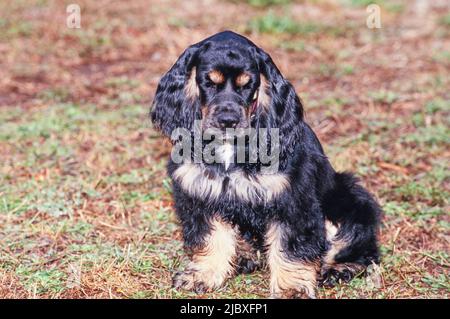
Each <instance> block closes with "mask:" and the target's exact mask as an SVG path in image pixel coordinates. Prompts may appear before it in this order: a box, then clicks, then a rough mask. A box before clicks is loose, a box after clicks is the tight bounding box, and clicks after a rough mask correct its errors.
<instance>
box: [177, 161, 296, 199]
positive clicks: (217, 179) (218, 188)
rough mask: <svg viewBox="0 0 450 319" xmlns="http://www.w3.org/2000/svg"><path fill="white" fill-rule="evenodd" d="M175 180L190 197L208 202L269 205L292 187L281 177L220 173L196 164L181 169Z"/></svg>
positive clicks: (283, 176) (235, 171)
mask: <svg viewBox="0 0 450 319" xmlns="http://www.w3.org/2000/svg"><path fill="white" fill-rule="evenodd" d="M172 177H173V179H174V180H175V181H177V182H178V183H179V184H180V186H181V188H183V190H184V191H186V192H187V193H189V194H190V195H191V196H193V197H196V198H199V199H203V200H208V201H217V200H227V199H228V200H241V201H244V202H247V203H253V204H261V203H268V202H271V201H273V200H274V199H275V198H277V197H278V196H280V195H281V194H282V193H283V192H284V191H285V190H286V189H287V188H288V187H289V180H288V177H287V176H286V175H285V174H282V173H274V174H263V173H259V174H253V175H248V174H245V173H244V172H243V171H242V170H234V171H232V172H229V173H217V172H213V171H211V170H209V169H207V168H206V167H205V166H203V165H202V164H193V163H185V164H182V165H180V166H179V167H178V168H177V169H176V170H175V171H174V173H173V174H172Z"/></svg>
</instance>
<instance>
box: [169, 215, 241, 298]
mask: <svg viewBox="0 0 450 319" xmlns="http://www.w3.org/2000/svg"><path fill="white" fill-rule="evenodd" d="M211 225H212V230H211V233H210V234H209V235H208V236H207V238H206V239H205V246H204V247H203V248H202V249H200V250H199V251H197V252H195V253H194V255H193V257H192V262H191V263H190V264H189V265H188V267H187V269H186V271H184V272H182V273H180V274H179V275H178V276H177V277H176V278H175V279H174V281H175V286H177V287H182V288H185V289H188V290H192V289H197V288H198V285H203V287H202V288H204V289H206V290H207V291H210V290H211V289H214V288H218V287H220V286H222V284H223V283H224V281H225V279H227V278H228V277H229V276H231V275H232V274H233V272H234V259H235V256H236V243H237V233H236V230H235V229H234V228H233V227H232V226H231V225H230V224H227V223H225V222H223V221H222V220H221V219H219V218H215V219H213V220H212V222H211Z"/></svg>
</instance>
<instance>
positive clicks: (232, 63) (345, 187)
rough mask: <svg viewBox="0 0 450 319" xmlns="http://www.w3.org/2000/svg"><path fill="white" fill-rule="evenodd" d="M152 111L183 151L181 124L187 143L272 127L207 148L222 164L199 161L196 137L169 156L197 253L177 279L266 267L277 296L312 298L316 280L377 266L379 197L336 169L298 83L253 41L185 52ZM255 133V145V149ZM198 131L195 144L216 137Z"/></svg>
mask: <svg viewBox="0 0 450 319" xmlns="http://www.w3.org/2000/svg"><path fill="white" fill-rule="evenodd" d="M151 119H152V121H153V123H154V125H155V127H157V128H158V129H159V130H160V131H161V132H162V133H163V134H164V135H166V136H168V137H170V138H171V141H172V143H173V146H174V147H175V146H176V145H178V144H180V143H182V139H181V138H180V136H179V135H177V134H174V132H175V131H179V130H180V129H182V130H184V132H188V133H189V134H190V135H189V138H188V139H187V140H189V141H188V142H192V140H194V139H195V138H196V137H195V136H196V132H197V133H198V131H200V133H205V132H207V131H209V132H213V134H214V133H220V132H224V133H225V132H228V130H229V129H234V130H235V131H236V132H238V131H239V130H240V132H242V131H243V130H249V129H254V130H256V132H263V135H264V136H261V134H256V135H255V134H254V135H251V134H250V135H248V136H247V137H245V138H243V139H242V138H241V139H240V141H241V143H240V147H239V146H238V145H237V144H238V143H237V139H239V138H240V137H242V133H241V134H236V135H235V136H232V137H231V138H230V135H229V134H228V133H226V134H225V139H224V140H225V142H224V144H222V145H220V147H217V148H213V150H212V151H211V150H210V155H212V156H213V158H216V159H224V160H216V161H214V160H213V161H211V160H208V161H207V160H205V159H203V160H202V157H201V156H200V159H199V156H198V154H197V153H198V152H197V153H196V152H195V151H194V152H193V153H194V154H193V153H191V152H189V151H190V150H191V148H192V144H191V143H187V145H188V149H187V151H186V149H183V150H184V151H181V152H180V154H181V155H182V156H181V160H180V158H177V160H174V157H173V156H172V158H171V159H170V160H169V164H168V174H169V175H170V177H171V179H172V187H173V196H174V200H175V208H176V212H177V215H178V217H179V219H180V221H181V225H182V228H183V237H184V242H185V247H186V249H187V250H188V251H189V252H190V253H191V254H192V256H191V258H192V261H191V262H190V263H189V265H187V267H186V269H185V270H184V271H181V272H178V273H176V274H175V276H174V279H173V284H174V286H175V287H176V288H183V289H189V290H195V291H197V292H202V291H211V290H213V289H216V288H218V287H221V286H222V285H223V284H224V282H225V280H226V279H227V278H229V277H230V276H232V275H234V274H237V273H242V272H244V273H248V272H251V271H254V270H255V269H257V268H260V267H261V266H264V267H263V268H264V269H265V268H266V266H267V268H268V269H269V271H270V293H271V297H275V298H286V297H310V298H314V297H315V290H316V287H317V285H318V284H323V285H325V286H328V285H333V284H334V283H336V282H337V281H340V280H343V281H348V280H350V279H351V278H352V277H353V276H355V275H357V274H362V273H364V270H365V269H366V268H367V266H368V265H370V264H372V263H375V264H377V263H378V262H379V251H378V245H377V232H378V226H379V220H380V215H381V209H380V207H379V205H378V204H377V202H376V201H375V199H374V198H373V197H372V196H371V195H370V194H369V193H368V192H367V191H366V190H365V189H364V188H363V187H362V186H360V185H359V184H358V182H357V180H356V179H355V177H353V176H352V175H351V174H350V173H338V172H336V171H335V170H334V169H333V168H332V167H331V165H330V162H329V161H328V159H327V157H326V156H325V155H324V152H323V149H322V146H321V145H320V142H319V140H318V139H317V137H316V135H315V134H314V132H313V131H312V129H311V128H310V127H309V126H308V124H306V123H305V121H304V119H303V107H302V104H301V102H300V99H299V98H298V96H297V94H296V92H295V90H294V88H293V86H292V85H291V84H290V83H289V82H288V81H287V80H286V79H285V78H284V77H283V75H282V74H281V73H280V71H279V70H278V68H277V67H276V66H275V64H274V62H273V61H272V59H271V58H270V56H269V55H268V54H267V53H265V52H264V51H263V50H262V49H260V48H259V47H257V46H256V45H255V44H253V43H252V42H251V41H250V40H248V39H247V38H245V37H243V36H241V35H238V34H236V33H233V32H230V31H226V32H221V33H218V34H216V35H213V36H211V37H209V38H207V39H205V40H203V41H201V42H199V43H197V44H194V45H192V46H190V47H189V48H188V49H186V50H185V51H184V52H183V54H182V55H181V56H180V57H179V59H178V61H177V62H176V63H175V65H174V66H173V67H172V68H171V69H170V70H169V71H168V72H167V73H166V74H165V75H164V76H163V77H162V79H161V81H160V83H159V85H158V88H157V91H156V95H155V98H154V102H153V105H152V109H151ZM197 121H201V122H200V123H201V124H200V125H196V124H195V123H196V122H197ZM260 129H265V130H260ZM271 131H274V132H275V133H276V134H272V132H271ZM264 132H265V133H264ZM210 135H211V134H210ZM197 136H198V135H197ZM251 136H253V137H254V136H257V137H256V141H257V142H256V146H257V147H256V151H255V150H253V151H250V150H249V149H250V147H249V145H250V144H251V142H252V141H254V140H255V139H254V138H252V137H251ZM200 137H201V141H200V144H199V145H200V147H197V151H198V150H200V151H203V150H205V149H206V148H207V147H208V145H210V144H211V141H212V140H214V139H211V138H204V135H201V134H200ZM183 139H184V142H186V137H184V138H183ZM197 142H198V141H197ZM185 144H186V143H185ZM194 144H195V141H194ZM217 145H219V144H217ZM263 146H264V147H265V149H266V150H265V151H267V152H268V153H273V154H276V155H277V156H276V158H275V157H272V158H271V159H272V160H273V161H274V162H276V165H275V166H274V165H272V168H273V167H275V169H271V170H267V169H266V168H267V167H268V166H270V165H269V164H270V163H268V162H267V161H262V160H261V157H260V156H259V155H262V154H260V153H262V152H261V151H260V148H262V147H263ZM194 148H195V147H193V148H192V149H194ZM238 149H240V150H243V152H244V153H243V154H244V156H239V154H238V153H239V152H238ZM180 154H179V155H180ZM195 154H197V155H195ZM252 154H253V155H255V154H256V157H252V160H251V159H250V157H251V156H250V155H252ZM214 155H217V157H214ZM241 155H242V154H241ZM237 157H240V160H239V159H238V158H237ZM255 158H256V160H255Z"/></svg>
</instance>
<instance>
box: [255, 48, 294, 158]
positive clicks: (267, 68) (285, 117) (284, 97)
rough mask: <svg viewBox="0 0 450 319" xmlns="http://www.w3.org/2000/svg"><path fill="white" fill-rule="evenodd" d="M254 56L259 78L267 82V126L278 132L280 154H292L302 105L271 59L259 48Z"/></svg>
mask: <svg viewBox="0 0 450 319" xmlns="http://www.w3.org/2000/svg"><path fill="white" fill-rule="evenodd" d="M255 54H256V60H257V61H258V68H259V71H260V73H261V78H262V79H264V78H265V80H264V82H267V83H266V84H265V86H266V88H265V89H266V94H267V95H268V96H267V97H266V100H267V101H268V102H267V103H268V107H267V111H268V115H267V116H268V125H269V127H270V128H279V130H280V140H281V152H288V153H289V152H292V151H293V149H294V147H295V145H296V142H297V141H298V140H299V138H300V133H301V127H302V125H301V123H302V122H303V106H302V103H301V101H300V99H299V97H298V96H297V93H295V89H294V87H293V86H292V84H291V83H289V81H287V80H286V79H285V78H284V77H283V75H282V74H281V72H280V71H279V70H278V68H277V67H276V65H275V63H274V62H273V61H272V58H271V57H270V56H269V55H268V54H267V53H266V52H264V51H263V50H262V49H260V48H255ZM262 82H263V81H262Z"/></svg>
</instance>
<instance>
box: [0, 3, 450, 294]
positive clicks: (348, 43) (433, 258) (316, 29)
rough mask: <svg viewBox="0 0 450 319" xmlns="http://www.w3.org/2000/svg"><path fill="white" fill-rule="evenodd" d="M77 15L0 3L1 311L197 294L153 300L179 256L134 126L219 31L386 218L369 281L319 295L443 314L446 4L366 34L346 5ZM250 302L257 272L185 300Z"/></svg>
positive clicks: (156, 160)
mask: <svg viewBox="0 0 450 319" xmlns="http://www.w3.org/2000/svg"><path fill="white" fill-rule="evenodd" d="M71 2H72V1H71ZM77 2H78V3H79V4H80V5H81V8H82V28H81V29H79V30H74V29H68V28H66V26H65V19H66V13H65V4H64V3H63V2H62V1H56V0H55V1H50V0H47V1H46V0H36V1H3V2H1V3H0V12H2V16H1V18H0V162H1V163H2V165H1V166H0V297H4V298H31V297H33V298H105V297H106V298H109V297H111V298H179V297H194V296H196V295H194V294H191V293H181V292H177V291H175V290H173V289H171V288H170V278H171V274H172V273H173V272H174V271H175V270H176V269H178V268H180V267H182V266H183V265H185V264H186V257H184V255H183V252H182V241H181V234H180V228H179V226H178V225H177V222H176V219H175V216H174V213H173V209H172V200H171V194H170V188H169V187H168V185H169V181H168V179H167V178H166V175H165V170H164V163H165V158H166V157H167V155H168V150H169V149H168V146H167V144H165V143H164V142H163V141H162V139H161V138H160V136H159V135H158V134H157V133H156V132H155V131H153V130H152V128H151V127H150V124H149V121H148V119H147V112H148V107H149V104H150V101H151V98H152V94H153V93H154V91H155V88H156V84H157V82H158V80H159V77H160V76H161V75H162V74H163V72H165V71H166V70H167V69H168V67H170V66H171V64H172V63H173V62H174V61H175V59H176V58H177V57H178V55H179V54H180V52H182V50H183V49H184V48H185V47H186V46H187V45H189V44H191V43H194V42H196V41H199V40H201V39H202V38H204V37H206V36H208V35H210V34H212V33H215V32H217V31H220V30H223V29H233V30H235V31H238V32H241V33H244V34H246V35H248V36H250V37H251V38H252V40H254V42H256V43H258V44H259V45H260V46H262V47H264V48H265V49H266V50H267V51H268V52H270V54H271V55H272V57H273V58H274V60H275V61H276V63H277V64H278V65H279V67H280V68H281V70H282V72H283V73H284V74H285V75H286V76H287V77H288V78H289V80H291V81H292V83H293V84H294V85H295V87H296V89H297V90H298V92H299V95H300V96H301V97H302V98H303V100H304V102H305V105H306V111H307V119H308V121H309V123H311V124H312V126H313V128H314V129H315V131H316V132H317V134H318V135H319V137H320V139H321V140H322V142H323V143H324V145H325V148H326V151H327V153H328V155H329V156H330V159H331V161H332V162H333V164H334V165H335V166H336V168H338V169H351V170H354V171H357V173H358V174H359V176H360V177H361V178H362V180H363V181H364V184H365V185H366V186H367V187H368V188H369V189H370V190H371V191H372V192H374V193H375V194H376V195H377V197H378V198H379V200H380V202H381V203H382V205H383V207H384V209H385V212H386V214H385V217H384V220H383V227H382V230H381V242H382V252H383V263H382V265H381V268H380V269H379V270H378V271H379V273H380V274H381V277H380V278H381V280H376V279H377V276H375V275H374V276H371V277H369V278H368V279H356V280H354V281H352V282H351V284H349V285H343V286H340V287H337V288H334V289H324V290H320V291H319V296H320V297H327V298H341V297H343V298H448V296H449V293H450V283H449V263H450V262H449V239H450V237H449V222H450V219H449V214H448V212H449V205H448V204H449V203H448V198H449V173H448V167H449V155H450V153H449V151H448V149H449V115H450V114H449V93H448V92H449V91H450V90H449V88H450V85H449V77H448V74H449V68H450V52H449V49H450V41H449V39H450V33H449V15H448V7H447V8H445V7H443V6H442V4H440V3H445V1H436V2H433V3H435V4H434V5H433V6H432V7H430V8H429V10H428V12H423V13H420V12H416V11H414V10H415V9H414V6H413V5H412V4H411V2H409V1H393V2H391V1H389V2H388V1H377V2H378V3H379V4H380V5H381V8H382V24H383V27H382V29H380V30H370V29H368V28H366V26H365V19H366V12H365V7H364V5H365V4H366V2H367V1H363V0H349V1H345V0H342V1H340V0H329V1H327V0H320V1H311V2H307V1H299V2H297V1H264V0H252V1H220V2H219V1H213V0H211V1H183V2H182V1H174V0H169V1H166V0H164V1H163V0H153V1H151V2H150V3H149V2H148V1H144V0H138V1H132V2H124V1H105V0H98V1H89V2H88V1H77ZM67 3H69V2H67ZM67 3H66V4H67ZM271 3H281V4H279V5H277V4H271ZM267 292H268V287H267V274H266V273H264V272H257V273H255V274H252V275H243V276H239V277H237V278H236V279H234V280H231V281H229V282H228V284H227V285H226V286H225V287H224V288H223V289H221V290H219V291H217V292H215V293H211V294H206V295H201V296H198V297H200V298H211V297H213V298H214V297H223V298H230V297H236V298H252V297H265V296H267Z"/></svg>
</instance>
